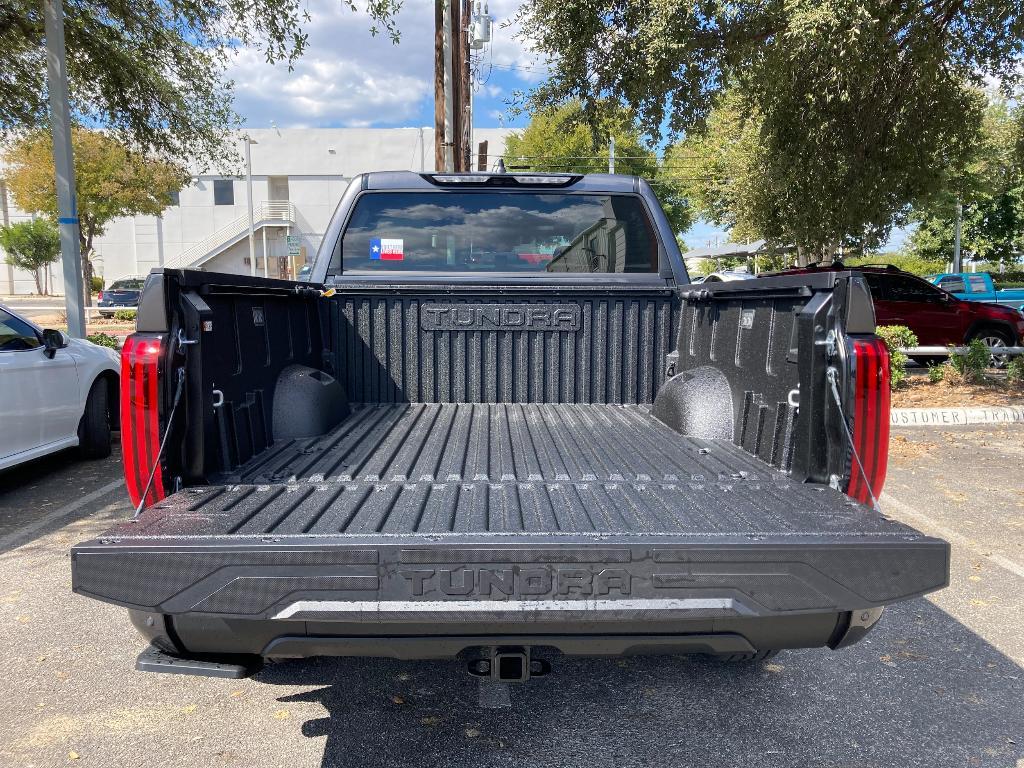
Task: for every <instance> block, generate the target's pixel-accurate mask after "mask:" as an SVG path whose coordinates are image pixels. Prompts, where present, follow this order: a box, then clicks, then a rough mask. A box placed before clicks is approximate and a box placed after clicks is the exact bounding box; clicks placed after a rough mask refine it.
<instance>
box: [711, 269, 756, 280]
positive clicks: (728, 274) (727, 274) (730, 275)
mask: <svg viewBox="0 0 1024 768" xmlns="http://www.w3.org/2000/svg"><path fill="white" fill-rule="evenodd" d="M756 278H757V275H752V274H751V273H750V272H740V271H739V270H735V269H726V270H722V271H721V272H712V273H711V274H710V275H708V276H707V277H705V278H704V282H705V283H731V282H732V281H734V280H754V279H756Z"/></svg>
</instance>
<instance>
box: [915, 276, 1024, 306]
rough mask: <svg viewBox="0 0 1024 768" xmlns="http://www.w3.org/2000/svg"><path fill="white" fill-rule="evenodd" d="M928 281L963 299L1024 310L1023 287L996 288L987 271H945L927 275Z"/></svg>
mask: <svg viewBox="0 0 1024 768" xmlns="http://www.w3.org/2000/svg"><path fill="white" fill-rule="evenodd" d="M928 281H929V282H931V283H934V284H935V285H937V286H938V287H939V288H941V289H942V290H944V291H949V293H952V294H953V295H954V296H956V297H957V298H958V299H963V300H964V301H984V302H988V303H990V304H1002V305H1003V306H1005V307H1012V308H1013V309H1019V310H1024V288H1001V289H998V290H997V289H996V286H995V282H994V281H993V279H992V275H990V274H989V273H988V272H947V273H945V274H942V275H934V276H932V277H929V278H928Z"/></svg>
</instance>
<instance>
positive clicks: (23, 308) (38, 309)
mask: <svg viewBox="0 0 1024 768" xmlns="http://www.w3.org/2000/svg"><path fill="white" fill-rule="evenodd" d="M10 309H11V311H13V312H15V313H17V314H20V313H22V312H51V313H53V314H55V315H59V314H61V313H62V312H66V311H67V309H66V308H65V307H64V305H59V306H56V307H48V306H35V305H32V306H25V305H23V304H18V305H16V306H11V307H10ZM82 309H84V310H85V314H86V316H88V315H89V314H91V313H93V312H95V313H96V314H99V312H100V308H99V307H82ZM119 309H130V310H132V311H133V312H134V311H135V307H103V310H104V311H106V312H116V311H117V310H119ZM31 319H32V318H29V320H31Z"/></svg>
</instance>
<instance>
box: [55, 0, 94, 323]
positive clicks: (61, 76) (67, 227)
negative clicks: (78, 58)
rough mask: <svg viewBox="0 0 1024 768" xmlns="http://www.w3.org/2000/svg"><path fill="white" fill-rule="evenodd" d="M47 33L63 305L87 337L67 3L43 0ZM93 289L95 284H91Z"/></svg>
mask: <svg viewBox="0 0 1024 768" xmlns="http://www.w3.org/2000/svg"><path fill="white" fill-rule="evenodd" d="M43 15H44V17H45V22H44V23H45V34H46V78H47V84H48V86H49V90H50V130H51V131H52V134H53V167H54V170H55V171H56V181H57V224H58V226H59V227H60V230H59V231H60V253H61V262H62V266H63V269H64V306H65V309H66V311H67V316H68V333H69V334H70V335H71V336H74V337H75V338H79V339H82V338H85V304H84V301H85V286H84V285H83V284H82V283H83V281H82V254H81V252H80V251H79V245H78V206H77V201H76V199H75V163H74V156H73V153H72V151H71V113H70V110H69V108H68V68H67V57H66V55H65V51H64V6H63V3H62V2H61V0H43ZM89 290H92V286H91V285H90V286H89Z"/></svg>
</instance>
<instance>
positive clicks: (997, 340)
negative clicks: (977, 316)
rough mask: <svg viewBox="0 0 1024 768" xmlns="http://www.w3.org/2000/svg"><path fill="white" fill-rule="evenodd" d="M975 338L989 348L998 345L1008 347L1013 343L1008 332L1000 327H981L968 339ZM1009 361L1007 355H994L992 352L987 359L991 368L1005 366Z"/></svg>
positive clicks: (993, 348)
mask: <svg viewBox="0 0 1024 768" xmlns="http://www.w3.org/2000/svg"><path fill="white" fill-rule="evenodd" d="M975 339H977V340H979V341H981V342H982V343H983V344H984V345H985V346H986V347H988V348H989V349H991V350H996V349H998V348H999V347H1009V346H1012V344H1013V339H1011V338H1010V334H1008V333H1007V332H1006V331H1004V330H1002V329H1001V328H982V329H981V330H980V331H978V332H977V333H975V334H974V335H973V336H971V338H970V339H969V340H970V341H974V340H975ZM1009 362H1010V356H1009V355H996V354H993V355H992V356H991V357H990V358H989V359H988V364H989V366H990V367H992V368H1005V367H1006V366H1007V365H1008V364H1009Z"/></svg>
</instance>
